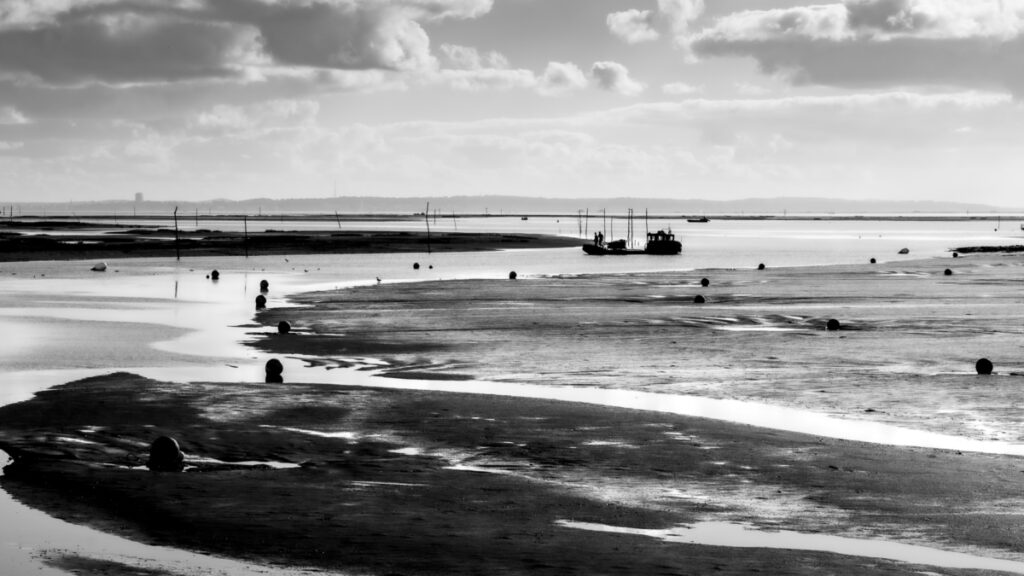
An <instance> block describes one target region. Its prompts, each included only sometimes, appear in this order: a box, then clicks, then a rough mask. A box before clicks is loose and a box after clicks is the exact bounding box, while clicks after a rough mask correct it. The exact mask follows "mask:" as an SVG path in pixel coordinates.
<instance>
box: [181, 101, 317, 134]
mask: <svg viewBox="0 0 1024 576" xmlns="http://www.w3.org/2000/svg"><path fill="white" fill-rule="evenodd" d="M319 110H320V105H319V104H318V103H317V102H315V101H312V100H271V101H268V102H260V103H257V104H252V105H248V106H231V105H227V104H219V105H217V106H214V107H212V108H210V109H208V110H205V111H203V112H200V113H199V114H197V115H196V117H195V118H194V119H193V120H192V122H191V123H190V124H191V126H192V127H193V128H196V129H198V130H200V131H201V132H204V133H209V132H214V133H218V134H221V135H224V134H228V133H235V134H239V133H253V132H257V131H264V130H268V129H279V128H285V129H289V130H294V129H297V128H300V127H303V126H309V125H311V123H312V121H313V120H314V119H315V118H316V115H317V113H318V112H319Z"/></svg>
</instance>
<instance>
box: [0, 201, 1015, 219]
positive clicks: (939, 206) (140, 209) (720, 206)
mask: <svg viewBox="0 0 1024 576" xmlns="http://www.w3.org/2000/svg"><path fill="white" fill-rule="evenodd" d="M428 202H429V203H430V210H431V212H434V211H435V210H436V211H437V212H438V213H439V214H451V213H452V212H455V213H457V214H462V215H465V214H490V215H500V214H526V215H535V214H576V212H577V211H578V210H579V211H584V210H587V209H589V210H590V213H591V215H593V214H599V213H600V212H601V211H602V210H604V211H606V212H607V213H608V214H615V215H623V214H625V213H626V212H627V210H628V209H630V208H632V209H633V210H634V213H635V214H636V215H638V216H639V215H642V214H643V213H644V211H645V210H647V211H648V212H649V213H650V214H652V215H666V214H678V215H702V214H703V215H707V216H713V215H741V214H742V215H761V214H764V215H783V214H788V215H790V216H799V215H806V214H835V215H872V214H875V215H877V214H945V215H967V214H968V213H988V214H991V213H998V212H1005V213H1019V212H1022V211H1024V210H1022V209H1021V208H1007V207H998V206H989V205H985V204H966V203H957V202H933V201H920V202H909V201H885V200H835V199H828V198H798V197H783V198H746V199H742V200H728V201H719V200H699V199H665V198H531V197H521V196H448V197H407V198H383V197H372V196H367V197H339V198H304V199H271V198H253V199H250V200H239V201H235V200H207V201H203V202H163V201H140V202H131V201H113V200H110V201H92V202H71V203H66V202H65V203H25V202H22V203H15V204H14V211H15V215H33V216H43V215H50V216H58V215H72V214H73V215H77V216H84V215H96V214H119V215H124V216H127V215H132V214H136V215H138V216H143V215H153V216H156V215H160V216H170V215H171V214H172V213H173V212H174V208H175V206H177V207H178V213H179V216H182V217H186V218H187V217H188V216H191V215H193V214H195V213H196V212H198V213H200V214H203V215H217V214H220V215H228V214H232V215H242V214H246V215H250V216H256V215H263V216H270V215H277V214H281V215H284V214H323V215H333V214H334V213H335V212H338V213H339V214H346V215H351V214H381V215H383V214H405V215H412V214H416V213H422V212H423V211H424V210H425V209H426V206H427V203H428ZM4 210H5V211H9V210H10V206H5V207H4ZM5 213H6V212H5Z"/></svg>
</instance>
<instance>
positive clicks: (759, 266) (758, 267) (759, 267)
mask: <svg viewBox="0 0 1024 576" xmlns="http://www.w3.org/2000/svg"><path fill="white" fill-rule="evenodd" d="M757 269H758V270H764V263H763V262H762V263H761V264H758V265H757Z"/></svg>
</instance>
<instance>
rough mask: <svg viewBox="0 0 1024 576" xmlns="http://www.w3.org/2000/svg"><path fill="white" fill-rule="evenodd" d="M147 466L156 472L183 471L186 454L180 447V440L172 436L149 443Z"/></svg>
mask: <svg viewBox="0 0 1024 576" xmlns="http://www.w3.org/2000/svg"><path fill="white" fill-rule="evenodd" d="M146 467H147V468H149V469H150V470H154V471H156V472H181V471H182V470H183V469H184V468H185V455H184V454H183V453H182V452H181V448H179V447H178V441H177V440H175V439H174V438H171V437H170V436H161V437H159V438H157V439H156V440H154V441H153V443H152V444H150V445H149V461H148V462H146Z"/></svg>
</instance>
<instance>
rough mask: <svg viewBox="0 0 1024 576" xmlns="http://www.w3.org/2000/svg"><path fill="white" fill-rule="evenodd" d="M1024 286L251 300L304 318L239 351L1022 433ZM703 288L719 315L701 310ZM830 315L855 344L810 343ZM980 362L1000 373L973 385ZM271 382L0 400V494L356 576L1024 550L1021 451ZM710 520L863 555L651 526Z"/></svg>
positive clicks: (790, 285)
mask: <svg viewBox="0 0 1024 576" xmlns="http://www.w3.org/2000/svg"><path fill="white" fill-rule="evenodd" d="M947 267H949V268H951V269H952V270H954V272H955V274H954V275H952V276H945V275H943V273H942V272H943V270H944V269H945V268H947ZM701 277H708V278H709V279H710V280H711V281H712V284H711V286H709V287H707V288H702V287H700V286H699V283H698V282H699V280H700V278H701ZM1021 280H1024V267H1022V266H1021V263H1020V262H1018V261H1017V260H1016V259H1014V258H1012V257H1007V256H1001V255H997V256H991V255H986V256H971V257H967V258H961V259H957V260H953V259H949V260H936V261H921V262H907V263H901V264H888V265H875V266H871V265H868V264H865V265H863V266H847V267H832V268H806V269H785V270H782V269H780V270H773V269H771V268H769V269H768V270H765V271H761V272H758V271H756V270H718V271H701V272H699V273H660V274H643V275H630V276H615V277H565V278H537V279H529V280H519V281H514V282H513V281H508V280H500V281H477V280H474V281H463V280H459V281H451V282H430V283H412V284H394V285H383V286H372V287H365V288H355V289H348V290H342V291H336V292H325V293H316V294H308V295H305V296H301V297H299V298H296V299H295V300H296V301H298V302H299V303H302V304H304V305H305V306H307V307H306V308H301V307H300V308H288V309H276V310H275V309H272V310H268V311H266V312H263V313H261V314H259V315H258V316H257V318H258V320H259V321H260V322H261V323H263V324H265V325H268V326H273V325H276V323H277V321H278V320H279V319H288V320H289V321H290V322H292V324H293V326H294V327H295V330H294V332H293V333H292V334H289V335H288V336H276V335H267V336H265V337H264V338H263V339H262V340H257V341H256V345H257V346H259V347H261V348H263V349H265V350H269V351H273V352H276V353H279V354H303V355H312V356H316V357H320V359H321V360H320V361H321V362H324V363H327V364H333V365H337V366H351V365H352V364H353V360H352V358H353V357H354V356H372V357H379V358H383V359H384V360H386V361H387V362H388V365H387V366H386V367H385V368H383V369H381V368H380V367H377V368H374V370H378V371H380V372H382V373H383V374H385V375H390V376H392V377H398V378H417V379H430V380H433V381H435V382H437V385H438V387H439V388H441V389H443V388H444V386H445V383H446V382H459V383H461V384H462V385H470V386H471V385H472V384H473V383H474V382H477V381H479V380H491V381H497V382H507V383H518V382H521V383H545V384H553V385H561V386H590V387H606V388H624V389H633V390H638V391H641V390H642V391H645V392H658V393H664V394H698V395H702V396H708V397H713V398H723V399H738V400H745V401H762V402H765V403H769V404H773V405H780V406H790V407H796V408H803V409H807V410H811V411H814V412H817V413H825V414H832V415H835V416H838V417H842V418H847V419H850V420H852V421H858V420H867V421H877V422H884V423H890V424H899V425H904V426H907V427H910V428H915V429H922V430H932V431H937V432H942V433H945V434H956V435H960V436H964V437H968V438H973V439H979V440H981V439H984V440H991V439H998V440H1008V441H1019V440H1020V439H1021V437H1022V432H1021V429H1020V426H1021V420H1022V419H1021V418H1020V416H1021V414H1019V412H1018V410H1019V407H1018V406H1017V405H1016V401H1015V399H1016V397H1017V396H1018V394H1017V388H1018V387H1019V386H1020V384H1022V383H1024V377H1022V376H1017V375H1015V373H1016V372H1024V364H1021V363H1020V362H1015V360H1016V358H1015V354H1017V353H1018V352H1019V345H1018V343H1017V342H1018V340H1019V336H1020V333H1021V329H1020V328H1019V326H1020V325H1021V320H1024V319H1022V318H1020V315H1021V314H1024V312H1022V310H1021V308H1020V306H1019V303H1020V302H1019V296H1018V295H1017V294H1016V293H1015V292H1016V291H1018V289H1019V288H1018V287H1019V285H1020V281H1021ZM697 293H700V294H703V295H705V296H706V297H707V300H708V302H707V303H705V304H703V305H697V304H694V303H693V296H694V295H695V294H697ZM829 318H838V319H840V321H841V322H842V324H843V329H841V330H839V331H837V332H827V331H826V330H825V329H824V326H825V322H826V321H827V319H829ZM980 355H986V356H988V357H989V358H991V359H992V360H993V361H994V362H995V364H996V371H997V372H998V373H999V374H997V375H996V376H993V377H988V378H985V377H979V376H977V375H975V374H974V373H973V363H974V360H975V359H976V358H977V357H979V356H980ZM285 376H286V382H287V383H286V384H283V385H271V384H239V383H231V384H224V383H205V384H204V383H199V384H196V383H193V384H171V383H163V382H158V381H153V380H145V379H140V378H139V377H137V376H133V375H129V374H114V375H110V376H105V377H100V378H96V379H91V380H87V381H83V382H77V383H72V384H68V385H65V386H61V387H58V388H55V389H52V390H50V391H46V392H43V393H41V394H38V395H37V397H36V398H35V399H33V400H31V401H29V402H26V403H21V404H16V405H11V406H8V407H5V408H2V409H0V447H2V448H3V449H4V450H7V451H8V452H10V453H11V454H12V455H14V456H15V457H16V459H17V463H16V464H15V465H14V466H11V467H9V468H7V470H6V475H5V477H4V478H3V487H4V489H5V490H7V491H9V492H10V493H11V494H12V495H14V496H15V497H16V498H18V499H19V500H21V501H23V502H26V503H28V504H30V505H32V506H36V507H39V508H41V509H43V510H47V511H48V512H50V513H53V514H57V515H59V516H61V517H66V518H68V519H70V520H72V521H75V522H83V523H90V524H95V525H99V526H101V527H103V528H104V529H106V530H111V531H115V532H118V533H122V534H126V535H129V536H133V537H137V538H143V539H146V540H148V541H152V542H160V543H165V544H171V545H175V546H182V547H186V548H191V549H196V550H202V551H206V552H213V553H219V554H225V555H229V556H235V557H240V558H245V559H251V560H259V561H270V562H284V563H287V564H289V565H298V566H319V567H324V568H328V569H332V570H338V571H342V572H346V573H373V574H387V573H394V574H453V573H461V574H476V573H499V574H567V573H578V574H660V573H666V574H704V573H710V572H712V571H716V572H723V573H732V574H741V573H742V574H745V573H750V572H754V571H758V570H759V571H762V572H765V573H786V574H820V573H843V574H903V573H906V574H912V573H921V572H922V571H926V572H929V573H943V574H952V573H969V571H963V570H960V569H952V568H941V569H939V568H936V567H934V566H927V567H926V566H921V565H914V564H911V563H901V562H894V561H891V560H880V559H876V558H872V557H871V554H872V552H871V550H872V546H873V544H872V542H871V541H872V540H879V539H884V540H891V541H898V542H903V543H909V544H917V545H921V546H926V547H931V548H937V549H942V550H948V551H959V552H965V553H969V554H973V555H976V556H979V557H988V558H1005V559H1009V560H1017V561H1020V560H1022V559H1024V554H1022V552H1024V542H1022V541H1021V538H1022V537H1021V535H1020V531H1019V526H1020V525H1021V520H1022V514H1021V513H1020V512H1019V510H1020V508H1021V503H1022V502H1021V496H1020V490H1019V485H1020V481H1021V480H1020V479H1021V473H1022V471H1024V461H1022V460H1021V459H1020V458H1019V457H1014V456H1005V455H986V454H978V453H971V452H963V451H961V452H957V451H955V450H941V449H930V448H914V447H894V446H886V445H884V444H869V443H860V442H851V441H846V440H835V439H828V438H824V437H820V436H813V435H805V434H796V433H792V432H782V431H779V430H773V429H770V428H756V427H751V426H745V425H739V424H734V423H729V422H727V421H722V420H712V419H704V418H697V417H688V416H676V415H670V414H664V413H659V412H657V411H655V410H628V409H622V408H612V407H602V406H594V405H587V404H580V403H571V402H554V401H548V400H538V399H526V398H509V397H497V396H488V395H480V394H457V393H449V392H443V391H410V390H382V389H371V388H365V387H344V386H331V385H313V384H298V383H291V382H289V381H288V376H289V375H288V374H286V375H285ZM594 393H595V394H599V393H600V390H594ZM161 434H169V435H172V436H174V437H176V438H178V439H179V441H180V442H181V443H182V447H183V449H184V451H185V452H186V454H187V457H188V459H189V461H190V462H191V463H193V464H194V465H195V467H194V468H193V469H190V470H189V471H187V472H185V473H182V474H166V473H152V472H149V471H148V470H145V469H138V466H139V465H140V464H142V463H143V462H144V460H145V457H146V451H147V446H148V444H149V442H151V441H152V440H153V439H154V438H156V437H157V436H159V435H161ZM229 462H246V463H247V464H245V465H231V464H228V463H229ZM257 462H263V463H265V465H262V466H261V465H254V463H257ZM709 521H712V522H713V521H725V522H732V523H741V524H746V525H750V526H753V527H755V528H759V529H767V530H773V529H781V530H788V531H794V532H799V533H803V534H821V535H833V536H846V537H853V538H858V539H861V540H863V541H864V554H865V555H866V557H857V556H851V555H846V554H836V553H829V552H821V551H800V550H792V549H790V550H775V549H771V548H767V547H763V548H732V547H729V544H728V542H723V543H722V544H720V545H712V544H707V543H704V544H688V543H685V542H679V541H671V540H665V539H662V538H659V537H654V536H653V535H654V534H655V533H660V532H659V531H665V530H671V529H674V528H675V527H677V526H679V525H681V524H691V523H698V522H709ZM594 526H598V527H600V526H605V527H612V528H615V529H618V531H614V530H613V531H594V530H592V529H591V528H592V527H594ZM588 527H590V528H588ZM634 529H635V530H636V531H637V532H636V533H630V531H631V530H634ZM645 530H646V531H647V532H644V531H645ZM765 546H768V544H765ZM75 561H76V559H75V558H73V557H71V558H56V559H54V560H53V562H55V563H60V562H64V563H65V564H64V565H65V566H73V565H74V562H75ZM919 562H921V563H923V564H926V563H927V562H928V557H927V555H925V556H922V557H921V558H920V560H919ZM984 566H985V564H984V563H983V562H980V561H979V564H978V565H977V567H979V568H981V567H984ZM114 568H116V567H114ZM114 568H112V569H111V570H113V571H111V572H110V573H111V574H117V573H118V572H117V571H116V570H115V569H114ZM990 568H991V566H990ZM123 572H124V573H130V572H129V571H128V569H127V568H125V569H124V571H123Z"/></svg>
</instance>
